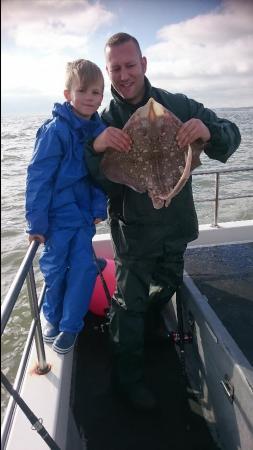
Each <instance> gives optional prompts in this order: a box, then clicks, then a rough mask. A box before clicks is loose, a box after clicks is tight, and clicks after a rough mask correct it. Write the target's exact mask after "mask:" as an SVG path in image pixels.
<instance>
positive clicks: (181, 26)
mask: <svg viewBox="0 0 253 450" xmlns="http://www.w3.org/2000/svg"><path fill="white" fill-rule="evenodd" d="M1 10H2V17H1V22H2V31H1V34H2V46H1V53H2V65H1V67H2V68H1V71H2V82H1V91H2V114H15V113H22V114H30V113H43V114H44V113H46V114H50V113H51V110H52V107H53V103H54V102H63V101H64V97H63V90H64V73H65V66H66V63H67V62H68V61H73V60H75V59H77V58H85V59H90V60H91V61H93V62H95V63H96V64H97V65H99V66H100V67H101V69H102V71H103V73H104V77H105V94H104V100H103V106H104V105H105V104H106V103H107V102H108V100H109V99H110V82H109V78H108V76H107V73H106V69H105V60H104V45H105V42H106V40H107V39H108V38H109V37H110V36H111V35H112V34H114V33H117V32H119V31H124V32H127V33H129V34H132V35H133V36H135V37H136V38H137V40H138V41H139V43H140V46H141V49H142V53H143V55H144V56H146V57H147V61H148V65H147V73H146V75H147V77H148V78H149V80H150V81H151V83H152V84H153V85H154V86H156V87H160V88H163V89H166V90H167V91H169V92H172V93H176V92H181V93H183V94H185V95H187V96H188V97H190V98H194V99H195V100H197V101H200V102H202V103H204V105H205V106H206V107H209V108H219V107H247V106H253V26H252V23H253V0H99V1H97V0H2V2H1Z"/></svg>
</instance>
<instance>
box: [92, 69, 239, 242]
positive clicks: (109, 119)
mask: <svg viewBox="0 0 253 450" xmlns="http://www.w3.org/2000/svg"><path fill="white" fill-rule="evenodd" d="M145 85H146V90H145V96H144V98H143V100H142V102H140V103H139V104H137V105H132V104H129V103H127V101H126V100H125V99H123V98H122V97H120V95H119V94H118V93H117V92H116V91H115V89H114V88H113V87H112V96H113V99H112V100H111V102H110V104H109V106H108V107H107V108H106V109H105V110H104V111H103V113H102V119H103V120H104V122H105V123H106V124H107V125H108V126H113V127H117V128H123V127H124V125H125V123H126V122H127V121H128V119H129V118H130V117H131V115H132V114H133V113H134V112H135V111H136V109H137V108H139V107H140V106H143V105H145V104H146V103H147V101H148V100H149V98H150V97H153V98H154V99H155V100H156V101H157V102H159V103H161V104H162V105H163V106H164V107H165V108H167V109H168V110H170V111H172V112H173V113H174V114H175V115H176V116H177V117H178V118H179V119H180V120H181V121H182V122H186V121H188V120H189V119H191V118H193V117H194V118H198V119H200V120H201V121H202V122H203V123H204V124H205V125H206V126H207V127H208V129H209V131H210V134H211V139H210V141H209V142H208V143H207V144H206V145H205V148H204V152H205V153H206V154H207V155H208V156H209V158H212V159H217V160H218V161H221V162H224V163H225V162H226V161H227V159H228V158H229V157H230V156H231V155H232V154H233V153H234V151H235V150H236V149H237V148H238V146H239V145H240V141H241V136H240V132H239V130H238V128H237V126H236V125H235V124H234V123H232V122H230V121H229V120H226V119H221V118H218V117H217V115H216V114H215V113H214V112H213V111H211V110H210V109H207V108H204V106H203V105H202V104H201V103H198V102H196V101H195V100H192V99H189V98H187V97H186V96H185V95H183V94H171V93H169V92H167V91H165V90H163V89H159V88H155V87H153V86H151V84H150V82H149V81H148V79H147V78H146V77H145ZM102 157H103V154H96V153H95V152H94V150H93V149H92V147H89V148H88V149H87V151H86V163H87V166H88V169H89V171H90V173H91V175H92V176H93V177H94V179H95V180H96V182H98V183H99V184H100V185H101V187H102V188H103V189H104V190H105V191H106V192H107V194H108V197H109V205H108V206H109V207H108V210H109V216H110V218H111V219H112V218H113V219H116V220H121V221H122V222H123V223H124V224H125V225H135V224H136V225H137V226H138V225H147V226H148V225H151V226H156V225H159V226H168V227H169V226H170V224H173V228H174V226H175V225H176V227H177V229H178V237H180V238H183V239H185V240H186V242H190V241H192V240H194V239H196V238H197V236H198V222H197V216H196V211H195V207H194V202H193V196H192V185H191V178H190V179H189V180H188V182H187V183H186V185H185V186H184V188H183V189H182V191H181V192H180V193H179V194H178V195H177V196H176V197H174V198H173V199H172V201H171V203H170V205H169V206H168V207H167V208H165V207H163V208H161V209H154V207H153V205H152V202H151V199H150V198H149V196H148V194H147V193H144V194H140V193H138V192H136V191H134V190H133V189H131V188H129V187H127V186H125V185H121V184H118V183H113V182H111V181H109V180H107V179H106V178H105V177H104V176H103V174H102V173H101V171H100V162H101V159H102ZM119 170H120V168H119Z"/></svg>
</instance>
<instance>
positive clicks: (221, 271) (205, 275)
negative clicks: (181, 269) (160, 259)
mask: <svg viewBox="0 0 253 450" xmlns="http://www.w3.org/2000/svg"><path fill="white" fill-rule="evenodd" d="M185 270H186V272H187V273H188V274H189V275H190V276H191V277H192V279H193V280H194V282H195V284H196V285H197V287H198V289H199V290H200V291H201V292H202V294H204V295H205V296H206V297H207V299H208V302H209V304H210V305H211V306H212V308H213V309H214V311H215V312H216V314H217V316H218V317H219V319H220V320H221V321H222V322H223V324H224V326H225V327H226V328H227V330H228V331H229V333H230V334H231V336H232V337H233V339H234V340H235V342H236V343H237V345H238V346H239V347H240V349H241V350H242V352H243V353H244V355H245V356H246V357H247V359H248V360H249V361H250V363H251V364H252V365H253V243H245V244H231V245H219V246H210V247H203V248H195V249H194V248H188V249H187V251H186V255H185Z"/></svg>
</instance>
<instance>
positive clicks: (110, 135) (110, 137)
mask: <svg viewBox="0 0 253 450" xmlns="http://www.w3.org/2000/svg"><path fill="white" fill-rule="evenodd" d="M107 147H111V148H113V149H115V150H118V151H119V152H128V151H129V150H130V148H131V139H130V137H129V136H128V134H126V133H125V132H124V131H122V130H119V129H118V128H114V127H108V128H106V129H105V130H104V131H103V133H101V134H100V135H99V136H98V137H97V138H96V139H95V140H94V142H93V148H94V150H95V152H97V153H100V152H104V151H105V150H106V148H107Z"/></svg>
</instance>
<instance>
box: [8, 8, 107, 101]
mask: <svg viewBox="0 0 253 450" xmlns="http://www.w3.org/2000/svg"><path fill="white" fill-rule="evenodd" d="M2 17H3V21H2V25H3V26H2V36H3V46H2V61H3V64H2V89H3V91H4V94H5V96H8V95H18V96H20V97H21V96H22V95H23V93H26V92H27V90H28V89H29V91H30V92H31V95H33V94H34V92H35V91H36V92H37V93H38V94H39V95H53V94H54V95H55V96H56V97H57V98H61V99H62V91H63V89H64V73H65V67H66V62H67V61H72V60H74V59H75V58H80V55H81V56H82V57H84V58H88V59H91V58H92V57H93V56H92V57H91V56H90V52H91V50H90V49H91V44H92V43H93V41H94V40H95V38H94V35H95V34H96V32H98V30H99V29H100V28H102V27H103V26H105V25H106V26H108V25H110V24H111V23H112V22H113V21H114V19H115V16H114V13H112V12H111V11H109V10H107V9H106V7H105V6H103V5H102V4H100V3H99V2H95V3H92V4H91V3H89V2H88V1H86V0H33V1H31V0H29V1H28V0H5V1H3V2H2ZM27 88H28V89H27Z"/></svg>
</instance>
